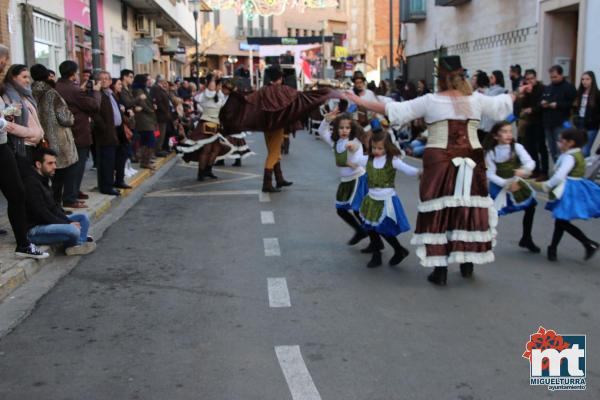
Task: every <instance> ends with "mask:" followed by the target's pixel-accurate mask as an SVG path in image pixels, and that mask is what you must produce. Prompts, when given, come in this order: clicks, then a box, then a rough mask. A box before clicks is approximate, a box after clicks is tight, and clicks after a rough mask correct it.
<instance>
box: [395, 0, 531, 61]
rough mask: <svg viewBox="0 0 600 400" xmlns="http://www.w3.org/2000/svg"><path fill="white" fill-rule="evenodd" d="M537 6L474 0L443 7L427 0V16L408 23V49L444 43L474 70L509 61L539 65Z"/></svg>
mask: <svg viewBox="0 0 600 400" xmlns="http://www.w3.org/2000/svg"><path fill="white" fill-rule="evenodd" d="M536 9H537V1H535V0H502V1H500V0H472V1H470V2H469V3H467V4H465V5H462V6H458V7H439V6H435V0H427V18H426V19H425V20H424V21H422V22H419V23H411V24H407V54H408V56H409V57H410V56H411V55H416V54H420V53H425V52H429V51H433V50H436V49H439V48H440V46H445V47H448V48H449V53H450V54H459V55H460V56H461V58H462V60H463V65H464V66H465V67H466V68H468V69H470V70H475V69H482V70H485V71H488V72H490V71H491V70H494V69H499V70H502V71H505V72H507V70H508V67H509V65H511V64H520V65H521V66H522V67H523V68H529V67H535V66H536V64H537V22H536V18H537V13H536ZM526 28H529V29H526ZM503 35H504V36H503ZM515 38H516V39H515ZM457 45H461V46H457Z"/></svg>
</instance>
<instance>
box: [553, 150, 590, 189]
mask: <svg viewBox="0 0 600 400" xmlns="http://www.w3.org/2000/svg"><path fill="white" fill-rule="evenodd" d="M578 151H581V149H579V148H574V149H571V150H569V151H567V152H566V153H563V154H561V155H560V157H558V160H556V166H555V169H554V174H553V175H552V177H551V178H550V179H549V180H548V181H546V182H544V185H545V186H546V188H548V189H551V188H553V187H555V186H558V185H560V184H561V183H562V182H564V181H565V179H567V177H568V176H569V173H570V172H571V170H572V169H573V168H575V157H574V156H573V153H576V152H578Z"/></svg>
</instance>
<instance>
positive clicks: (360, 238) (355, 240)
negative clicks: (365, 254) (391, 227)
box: [348, 231, 369, 246]
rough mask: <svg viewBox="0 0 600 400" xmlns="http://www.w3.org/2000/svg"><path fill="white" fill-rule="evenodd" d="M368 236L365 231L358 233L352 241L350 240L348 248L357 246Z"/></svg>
mask: <svg viewBox="0 0 600 400" xmlns="http://www.w3.org/2000/svg"><path fill="white" fill-rule="evenodd" d="M367 236H369V235H367V232H365V231H356V233H355V234H354V236H352V239H350V240H349V241H348V246H354V245H355V244H357V243H358V242H360V241H361V240H363V239H364V238H366V237H367Z"/></svg>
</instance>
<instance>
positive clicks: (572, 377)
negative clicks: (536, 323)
mask: <svg viewBox="0 0 600 400" xmlns="http://www.w3.org/2000/svg"><path fill="white" fill-rule="evenodd" d="M585 346H586V335H559V334H557V333H556V332H555V331H553V330H550V329H548V330H546V329H544V327H542V326H540V328H539V329H538V331H537V332H536V333H534V334H533V335H530V336H529V341H528V342H527V343H526V344H525V352H524V353H523V358H526V359H528V360H529V365H530V374H529V383H530V385H532V386H537V385H543V386H548V390H585V389H586V376H585V368H586V363H585V361H586V360H585Z"/></svg>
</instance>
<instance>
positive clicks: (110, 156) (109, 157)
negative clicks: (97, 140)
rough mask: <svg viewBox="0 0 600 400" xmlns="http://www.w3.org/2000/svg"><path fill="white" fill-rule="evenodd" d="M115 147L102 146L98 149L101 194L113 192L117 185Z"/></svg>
mask: <svg viewBox="0 0 600 400" xmlns="http://www.w3.org/2000/svg"><path fill="white" fill-rule="evenodd" d="M115 155H116V147H115V146H100V147H98V149H97V157H98V161H99V162H98V170H97V171H98V188H99V189H100V193H107V192H110V191H112V190H113V185H114V184H115Z"/></svg>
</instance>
